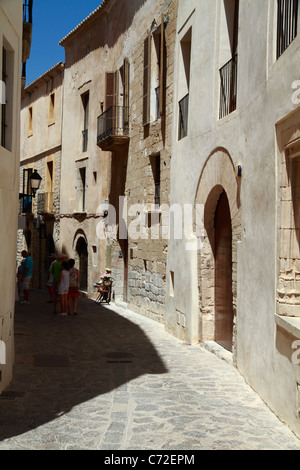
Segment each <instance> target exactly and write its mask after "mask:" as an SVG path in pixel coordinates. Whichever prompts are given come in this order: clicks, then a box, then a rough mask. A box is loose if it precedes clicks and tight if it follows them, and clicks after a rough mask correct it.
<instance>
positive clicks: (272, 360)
mask: <svg viewBox="0 0 300 470" xmlns="http://www.w3.org/2000/svg"><path fill="white" fill-rule="evenodd" d="M275 5H276V2H264V3H263V4H262V3H261V2H259V1H256V0H254V1H251V2H247V1H241V2H240V17H239V46H238V94H237V110H236V111H234V112H233V113H232V114H230V115H229V116H227V117H225V118H223V119H222V120H219V119H218V103H219V72H218V69H219V67H220V63H219V57H220V54H219V50H220V44H219V40H218V38H219V27H220V12H221V2H220V1H216V2H209V5H208V2H205V1H200V2H198V1H197V2H193V1H190V0H189V1H183V2H180V5H179V13H178V26H177V31H178V43H177V47H176V57H179V54H180V49H179V46H180V44H179V41H180V39H181V38H182V37H183V36H184V34H185V33H186V31H187V30H188V28H190V27H192V46H191V50H192V58H191V64H192V66H191V80H190V104H191V107H190V112H189V132H188V136H187V137H186V138H184V139H182V140H181V141H179V142H176V133H177V104H176V103H177V101H178V89H177V87H176V85H175V95H174V118H175V119H174V126H173V136H174V140H173V148H174V150H173V158H172V169H171V202H178V201H180V202H181V203H187V204H194V201H195V197H196V194H197V188H198V187H199V185H200V187H201V188H204V186H203V187H202V183H204V182H203V180H202V176H203V174H204V173H203V171H205V170H204V169H205V165H207V164H208V162H209V161H210V158H211V155H214V154H215V152H216V151H217V150H218V149H220V148H222V149H225V151H226V153H227V154H228V155H229V156H230V159H231V161H232V170H233V171H234V167H235V166H236V165H241V167H242V178H241V180H240V183H239V185H237V184H236V183H235V184H232V185H231V187H230V188H229V189H228V191H229V193H232V196H233V198H234V197H235V199H236V200H237V201H238V200H239V204H240V209H239V210H240V224H241V225H240V238H239V239H235V238H234V239H233V244H234V243H236V254H235V255H234V256H236V263H237V264H236V269H237V271H236V286H234V285H233V289H234V290H235V295H236V324H235V330H234V331H235V333H234V334H235V335H236V338H235V343H236V349H235V350H234V358H235V360H236V363H237V366H238V368H239V370H240V371H241V373H242V374H243V375H244V376H245V378H246V380H247V381H248V382H249V383H250V385H251V386H253V387H254V388H255V390H256V391H257V392H258V393H259V394H260V395H261V396H262V397H263V399H264V400H265V401H266V402H267V403H268V404H269V405H270V407H271V408H272V409H273V410H274V411H275V412H276V413H277V414H278V415H279V416H280V417H281V418H282V419H283V420H284V421H286V422H288V423H289V425H290V426H291V427H292V428H293V429H294V430H295V431H296V432H297V433H298V434H299V433H300V427H299V414H298V412H299V410H298V408H299V405H298V402H297V400H298V395H299V387H298V386H297V383H299V366H296V365H295V364H293V363H292V361H291V354H292V352H293V350H292V349H291V345H292V342H293V340H294V339H295V336H296V335H292V334H291V333H288V332H287V329H285V330H284V329H282V328H281V327H277V326H276V323H275V312H276V286H277V269H278V263H277V259H278V243H279V241H278V230H277V226H278V225H277V224H278V215H277V209H278V198H277V195H278V190H279V184H280V182H279V178H278V172H279V171H280V166H279V164H278V161H279V162H280V165H281V163H282V159H281V156H280V155H279V150H278V145H277V138H276V123H277V122H279V121H281V120H282V119H283V118H284V117H285V116H288V115H289V114H291V113H294V112H295V110H296V109H297V105H295V104H294V103H293V102H292V93H293V90H292V83H293V81H294V80H296V79H297V78H299V77H298V75H299V73H298V69H297V61H296V60H295V57H297V56H298V55H299V48H300V43H299V38H298V37H297V38H296V40H295V41H294V42H293V44H291V45H290V46H289V48H288V49H287V50H286V51H285V52H284V54H283V55H282V56H281V57H280V58H279V60H275V59H276V51H275V44H276V11H275ZM253 24H255V25H256V27H255V29H253ZM257 25H258V26H257ZM203 38H205V40H203ZM177 76H178V64H177V69H176V71H175V77H174V83H175V84H176V81H177ZM278 159H279V160H278ZM220 163H221V161H220ZM179 175H180V178H179ZM183 175H184V176H183ZM223 177H226V180H227V182H228V183H230V178H229V176H226V175H223ZM219 183H220V179H219V176H218V171H217V167H216V171H215V172H213V173H212V174H211V177H210V179H209V180H208V181H207V187H206V188H204V189H206V193H207V195H209V193H210V191H211V190H212V189H213V188H214V187H215V185H217V184H219ZM223 186H225V183H224V184H223ZM229 199H230V198H229ZM232 219H234V214H233V213H232ZM187 239H188V237H186V239H184V240H182V241H180V240H177V241H175V242H174V241H171V242H170V244H169V252H168V270H167V280H168V285H167V293H168V292H170V290H171V291H173V289H170V285H171V283H170V277H171V276H170V271H172V272H173V273H174V274H173V275H172V276H174V284H175V287H174V295H172V296H169V297H168V299H167V318H166V324H167V329H168V330H169V331H171V332H172V333H173V334H176V335H177V336H179V337H181V338H182V339H185V340H188V341H191V342H197V341H198V340H199V339H200V340H201V334H202V333H203V331H202V329H201V326H202V325H203V323H202V315H203V312H202V311H201V308H202V306H201V304H200V303H199V295H198V279H197V278H198V276H199V264H200V265H201V266H202V264H201V263H203V264H205V261H210V262H211V264H210V267H209V268H208V267H207V268H206V269H207V270H211V269H212V268H213V259H212V260H211V259H207V258H206V257H207V252H206V251H205V246H206V245H204V250H203V251H202V252H201V253H200V255H199V253H198V258H199V256H200V258H199V260H198V262H197V252H196V251H195V252H189V251H187V250H186V249H185V242H186V241H187ZM204 278H205V274H203V276H202V279H204ZM182 286H185V288H184V289H182ZM202 288H204V290H203V291H202V292H201V293H200V301H201V296H202V298H203V296H205V295H207V296H209V289H211V283H210V281H209V276H208V282H206V284H204V285H203V284H202ZM178 312H180V315H178ZM180 318H185V321H184V322H180ZM281 326H282V325H281ZM199 330H200V334H199ZM288 344H289V345H290V349H289V348H288Z"/></svg>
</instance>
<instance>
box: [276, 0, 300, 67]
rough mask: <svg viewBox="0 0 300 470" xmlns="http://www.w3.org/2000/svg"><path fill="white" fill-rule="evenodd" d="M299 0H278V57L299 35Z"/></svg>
mask: <svg viewBox="0 0 300 470" xmlns="http://www.w3.org/2000/svg"><path fill="white" fill-rule="evenodd" d="M297 26H298V0H277V59H278V57H280V56H281V54H282V53H283V52H284V51H285V50H286V49H287V48H288V46H289V45H290V44H291V42H293V40H294V39H295V37H296V36H297Z"/></svg>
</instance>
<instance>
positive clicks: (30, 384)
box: [0, 290, 167, 440]
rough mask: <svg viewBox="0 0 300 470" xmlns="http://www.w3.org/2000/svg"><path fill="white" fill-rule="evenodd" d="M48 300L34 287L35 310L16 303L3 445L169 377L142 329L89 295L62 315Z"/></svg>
mask: <svg viewBox="0 0 300 470" xmlns="http://www.w3.org/2000/svg"><path fill="white" fill-rule="evenodd" d="M47 300H48V293H47V292H46V291H38V290H34V291H32V292H31V299H30V301H31V303H30V305H21V304H20V303H16V310H15V367H14V377H13V381H12V383H11V384H10V386H9V387H8V389H7V390H5V391H4V393H2V395H1V396H0V440H4V439H6V438H10V437H13V436H17V435H20V434H23V433H26V432H28V431H29V430H31V429H34V428H36V427H38V426H40V425H42V424H45V423H47V422H49V421H51V420H53V419H55V418H57V417H59V416H62V415H63V414H65V413H67V412H68V411H70V410H71V409H72V408H73V407H75V406H76V405H78V404H80V403H83V402H86V401H88V400H90V399H92V398H94V397H96V396H98V395H103V394H106V393H108V392H111V391H112V390H114V389H116V388H118V387H122V385H124V384H126V383H127V382H129V381H131V380H132V379H135V378H137V377H139V376H141V375H143V374H164V373H166V372H167V370H166V367H165V365H164V363H163V361H162V360H161V359H160V357H159V355H158V353H157V352H156V350H155V348H154V347H153V345H152V344H151V342H150V341H149V339H148V338H147V336H146V334H145V333H144V332H143V331H142V330H141V329H140V327H139V326H138V325H136V324H134V323H132V322H130V321H128V320H127V319H125V318H123V317H122V316H121V315H119V314H117V313H116V312H114V311H112V310H110V309H108V308H106V307H105V306H103V305H99V304H97V303H95V302H94V301H92V300H89V299H85V298H79V300H78V312H79V314H78V315H77V316H74V315H72V316H67V317H60V316H56V315H54V314H53V313H52V312H53V304H49V303H47ZM108 405H109V400H108Z"/></svg>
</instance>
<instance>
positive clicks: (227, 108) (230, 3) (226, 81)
mask: <svg viewBox="0 0 300 470" xmlns="http://www.w3.org/2000/svg"><path fill="white" fill-rule="evenodd" d="M238 19H239V0H224V1H223V3H222V11H221V31H220V38H221V40H222V44H221V47H220V51H221V52H220V62H221V64H222V67H221V68H220V71H219V72H220V108H219V118H220V119H222V118H223V117H225V116H227V115H228V114H230V113H232V112H233V111H234V110H235V109H236V103H237V65H238V56H237V48H238ZM223 64H224V65H223Z"/></svg>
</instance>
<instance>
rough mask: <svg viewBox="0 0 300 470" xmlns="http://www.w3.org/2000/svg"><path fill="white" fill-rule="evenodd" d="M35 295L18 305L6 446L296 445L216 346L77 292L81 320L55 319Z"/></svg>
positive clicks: (2, 424) (1, 404) (2, 402)
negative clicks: (212, 348)
mask: <svg viewBox="0 0 300 470" xmlns="http://www.w3.org/2000/svg"><path fill="white" fill-rule="evenodd" d="M31 296H32V301H31V305H30V309H29V308H26V310H25V309H24V308H23V307H24V306H22V305H20V304H16V312H15V318H16V324H15V326H16V334H15V348H16V362H15V371H14V378H13V381H12V383H11V384H10V386H9V388H8V389H7V391H6V393H5V394H3V395H2V397H1V399H0V450H103V451H108V452H109V451H113V450H115V451H117V450H119V451H122V450H126V451H130V450H145V449H146V450H157V451H163V450H168V451H170V450H173V451H176V450H180V451H182V450H189V451H193V452H197V451H201V450H225V449H226V450H300V440H299V439H297V438H296V436H295V435H294V434H293V433H292V432H291V430H290V429H289V428H288V427H287V426H286V425H285V424H284V423H282V422H281V421H280V420H279V419H278V418H277V417H276V416H275V415H274V414H273V413H272V412H271V411H270V409H269V408H268V407H267V406H266V405H265V403H264V402H263V401H262V400H261V399H260V397H259V396H258V395H257V394H256V393H255V392H254V391H253V390H252V389H251V388H250V387H249V386H248V385H247V384H246V383H245V381H244V379H243V378H242V377H241V376H240V374H239V372H238V371H237V370H236V369H235V368H234V367H233V366H232V365H231V364H228V363H227V362H226V361H224V360H222V359H220V358H219V357H217V356H215V355H214V354H212V353H211V352H209V351H207V350H205V349H203V348H201V347H200V346H190V345H188V344H187V343H185V342H182V341H180V340H178V339H176V338H174V337H173V336H171V335H169V334H168V333H167V332H165V330H164V327H163V326H162V325H161V324H159V323H156V322H155V321H152V320H150V319H148V318H146V317H142V316H140V315H138V314H136V313H134V312H131V311H130V310H126V309H124V308H123V307H120V306H116V305H114V304H111V305H110V306H106V305H101V306H100V305H99V304H96V303H95V302H93V301H92V300H89V299H86V298H79V301H78V310H79V315H78V316H77V317H76V318H75V317H74V318H73V317H56V316H55V315H53V313H52V309H51V305H49V304H47V300H48V293H47V292H45V291H32V293H31ZM109 361H111V362H109ZM122 361H123V362H122Z"/></svg>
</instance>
